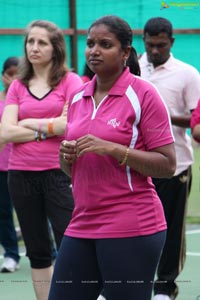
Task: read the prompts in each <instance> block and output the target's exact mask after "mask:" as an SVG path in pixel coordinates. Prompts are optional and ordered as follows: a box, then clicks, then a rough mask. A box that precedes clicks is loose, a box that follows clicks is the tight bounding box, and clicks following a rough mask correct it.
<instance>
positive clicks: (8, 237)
mask: <svg viewBox="0 0 200 300" xmlns="http://www.w3.org/2000/svg"><path fill="white" fill-rule="evenodd" d="M18 64H19V59H18V58H17V57H14V56H13V57H8V58H7V59H6V60H5V62H4V64H3V70H2V82H3V85H4V90H3V91H1V92H0V122H1V117H2V114H3V110H4V107H5V98H6V94H7V91H8V88H9V86H10V84H11V83H12V81H13V80H14V79H15V76H16V74H17V69H18ZM0 126H1V123H0ZM0 142H1V138H0ZM10 150H11V144H10V143H8V144H1V143H0V243H1V245H2V246H3V248H4V250H5V253H4V260H3V263H2V265H1V267H0V272H3V273H5V272H14V271H16V270H17V269H18V268H19V260H20V256H19V249H18V240H17V234H16V231H15V226H14V220H13V205H12V201H11V199H10V195H9V191H8V184H7V178H8V159H9V155H10Z"/></svg>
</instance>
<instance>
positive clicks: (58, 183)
mask: <svg viewBox="0 0 200 300" xmlns="http://www.w3.org/2000/svg"><path fill="white" fill-rule="evenodd" d="M8 174H9V175H8V186H9V192H10V195H11V198H12V201H13V203H14V206H15V209H16V212H17V216H18V220H19V223H20V227H21V230H22V235H23V239H24V242H25V246H26V251H27V256H28V257H29V259H30V264H31V267H32V268H36V269H42V268H47V267H49V266H51V264H52V238H51V234H50V233H49V224H48V220H49V221H50V222H51V225H52V229H53V233H54V237H55V241H56V246H57V248H59V246H60V243H61V240H62V238H63V234H64V231H65V229H66V227H67V225H68V223H69V221H70V219H71V214H72V210H73V206H74V203H73V198H72V191H71V187H70V184H71V181H70V179H69V178H68V177H67V176H66V175H65V174H64V173H63V172H62V171H61V170H48V171H9V173H8Z"/></svg>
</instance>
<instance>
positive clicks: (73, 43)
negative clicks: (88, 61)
mask: <svg viewBox="0 0 200 300" xmlns="http://www.w3.org/2000/svg"><path fill="white" fill-rule="evenodd" d="M69 13H70V15H69V19H70V27H71V28H72V29H73V34H72V35H70V47H71V64H72V68H73V70H74V71H75V72H77V73H78V62H77V27H76V26H77V25H76V0H69Z"/></svg>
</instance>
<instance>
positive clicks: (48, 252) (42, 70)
mask: <svg viewBox="0 0 200 300" xmlns="http://www.w3.org/2000/svg"><path fill="white" fill-rule="evenodd" d="M65 47H66V46H65V39H64V35H63V32H62V30H61V29H59V28H58V27H57V26H56V25H55V24H54V23H52V22H48V21H45V20H37V21H34V22H32V23H31V24H30V25H29V26H28V27H27V30H26V34H25V41H24V49H25V56H24V58H23V60H22V63H21V64H20V68H19V75H18V77H17V79H16V80H14V81H13V82H12V84H11V86H10V88H9V90H8V93H7V97H6V107H5V109H4V114H3V118H2V138H3V140H4V142H6V143H7V142H12V143H13V146H12V151H11V154H10V158H9V166H8V169H9V171H8V173H9V175H8V183H9V191H10V194H11V197H12V200H13V202H14V206H15V209H16V212H17V216H18V219H19V223H20V227H21V230H22V235H23V239H24V242H25V246H26V250H27V256H28V258H29V260H30V265H31V271H32V279H33V285H34V290H35V294H36V297H37V299H39V300H46V299H47V298H48V291H49V283H50V281H51V276H52V271H53V265H52V249H51V248H52V242H51V235H50V234H49V226H48V220H50V223H51V225H52V229H53V233H54V236H55V242H56V245H57V248H59V246H60V243H61V239H62V236H63V233H64V230H65V228H66V226H67V224H68V223H69V221H70V219H71V214H72V210H73V207H74V204H73V198H72V194H71V181H70V178H69V177H68V176H67V175H66V174H64V173H63V172H62V171H61V170H60V165H59V145H60V142H61V141H62V140H63V138H64V135H63V134H64V131H65V127H66V111H67V105H68V104H67V103H68V99H69V98H70V95H71V94H72V92H73V91H74V90H76V89H77V88H78V87H80V86H81V85H82V80H81V78H80V77H79V76H78V75H77V74H75V73H73V72H71V71H70V70H69V69H68V67H67V66H66V49H65Z"/></svg>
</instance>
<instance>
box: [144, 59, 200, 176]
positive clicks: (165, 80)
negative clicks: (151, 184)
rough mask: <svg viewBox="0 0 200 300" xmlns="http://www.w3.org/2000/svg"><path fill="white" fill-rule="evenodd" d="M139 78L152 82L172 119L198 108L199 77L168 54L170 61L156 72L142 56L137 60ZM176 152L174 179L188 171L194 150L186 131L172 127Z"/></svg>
mask: <svg viewBox="0 0 200 300" xmlns="http://www.w3.org/2000/svg"><path fill="white" fill-rule="evenodd" d="M139 62H140V68H141V76H142V78H144V79H146V80H149V81H150V82H152V83H153V84H154V85H155V86H156V87H157V89H158V91H159V92H160V94H161V95H162V97H163V99H164V101H165V103H166V105H167V108H168V110H169V113H170V115H171V116H182V115H184V114H190V113H191V110H193V109H194V108H195V107H196V106H197V102H198V99H199V95H200V74H199V72H198V71H197V70H196V69H195V68H194V67H193V66H191V65H189V64H186V63H184V62H182V61H180V60H178V59H176V58H174V56H173V55H172V54H171V55H170V57H169V59H168V60H167V61H166V62H165V63H164V64H163V65H160V66H158V67H156V68H154V67H153V65H152V64H151V63H149V62H148V60H147V55H146V53H144V54H143V55H142V57H141V58H140V60H139ZM172 129H173V134H174V138H175V149H176V172H175V174H174V175H175V176H176V175H178V174H180V173H181V172H183V171H184V170H186V169H188V167H189V166H191V165H192V163H193V162H194V159H193V148H192V142H191V138H190V136H189V135H188V134H187V132H186V128H184V127H180V126H172Z"/></svg>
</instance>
